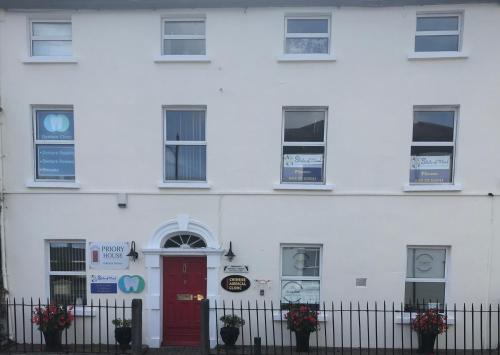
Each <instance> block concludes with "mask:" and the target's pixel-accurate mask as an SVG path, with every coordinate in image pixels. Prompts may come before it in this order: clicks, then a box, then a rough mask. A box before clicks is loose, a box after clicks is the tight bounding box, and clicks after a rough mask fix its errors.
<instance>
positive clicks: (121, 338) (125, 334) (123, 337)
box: [115, 327, 132, 350]
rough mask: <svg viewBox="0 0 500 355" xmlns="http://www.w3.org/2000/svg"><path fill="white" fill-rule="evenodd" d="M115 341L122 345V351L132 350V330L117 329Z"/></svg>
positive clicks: (125, 328)
mask: <svg viewBox="0 0 500 355" xmlns="http://www.w3.org/2000/svg"><path fill="white" fill-rule="evenodd" d="M115 339H116V341H117V342H118V344H120V350H127V349H130V345H129V344H130V342H131V341H132V328H130V327H119V328H116V329H115Z"/></svg>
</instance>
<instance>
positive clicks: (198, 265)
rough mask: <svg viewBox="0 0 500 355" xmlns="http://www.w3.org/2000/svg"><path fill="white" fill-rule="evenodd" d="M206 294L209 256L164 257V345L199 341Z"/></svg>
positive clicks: (194, 344)
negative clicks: (202, 302) (201, 314)
mask: <svg viewBox="0 0 500 355" xmlns="http://www.w3.org/2000/svg"><path fill="white" fill-rule="evenodd" d="M206 297H207V259H206V257H204V256H203V257H164V258H163V345H187V346H198V345H199V344H200V302H201V301H202V300H203V299H205V298H206Z"/></svg>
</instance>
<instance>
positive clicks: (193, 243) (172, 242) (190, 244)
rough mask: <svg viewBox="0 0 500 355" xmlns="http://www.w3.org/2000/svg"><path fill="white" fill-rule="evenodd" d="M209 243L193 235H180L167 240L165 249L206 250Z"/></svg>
mask: <svg viewBox="0 0 500 355" xmlns="http://www.w3.org/2000/svg"><path fill="white" fill-rule="evenodd" d="M206 246H207V243H205V241H204V240H203V239H201V238H200V237H197V236H196V235H192V234H178V235H174V236H172V237H170V238H168V239H167V241H166V242H165V244H164V245H163V247H164V248H183V249H190V248H206Z"/></svg>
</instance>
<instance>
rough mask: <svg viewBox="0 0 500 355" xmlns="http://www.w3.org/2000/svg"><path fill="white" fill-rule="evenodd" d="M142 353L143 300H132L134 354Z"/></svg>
mask: <svg viewBox="0 0 500 355" xmlns="http://www.w3.org/2000/svg"><path fill="white" fill-rule="evenodd" d="M141 353H142V300H141V299H136V298H134V299H133V300H132V354H134V355H139V354H141Z"/></svg>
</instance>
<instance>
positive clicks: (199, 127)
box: [166, 110, 205, 141]
mask: <svg viewBox="0 0 500 355" xmlns="http://www.w3.org/2000/svg"><path fill="white" fill-rule="evenodd" d="M166 116H167V122H166V129H167V140H168V141H204V140H205V111H172V110H167V111H166Z"/></svg>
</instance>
